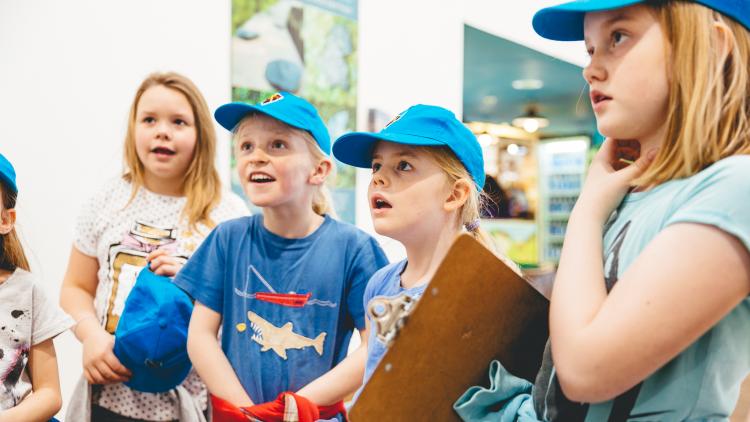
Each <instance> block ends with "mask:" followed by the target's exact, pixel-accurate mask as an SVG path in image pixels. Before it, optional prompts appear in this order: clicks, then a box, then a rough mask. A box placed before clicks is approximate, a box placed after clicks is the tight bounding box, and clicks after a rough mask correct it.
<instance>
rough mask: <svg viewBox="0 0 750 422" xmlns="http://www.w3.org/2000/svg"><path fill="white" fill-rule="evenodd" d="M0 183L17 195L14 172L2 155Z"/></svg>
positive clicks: (0, 155) (11, 165) (0, 157)
mask: <svg viewBox="0 0 750 422" xmlns="http://www.w3.org/2000/svg"><path fill="white" fill-rule="evenodd" d="M0 182H2V183H3V184H5V185H6V186H8V187H9V188H10V190H12V191H13V192H14V193H18V185H16V170H15V169H14V168H13V164H11V163H10V161H8V159H7V158H5V156H4V155H3V154H0Z"/></svg>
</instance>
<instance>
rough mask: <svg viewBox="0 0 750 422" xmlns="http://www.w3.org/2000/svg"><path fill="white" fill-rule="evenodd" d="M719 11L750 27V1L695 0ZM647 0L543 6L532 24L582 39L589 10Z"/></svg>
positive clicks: (551, 34)
mask: <svg viewBox="0 0 750 422" xmlns="http://www.w3.org/2000/svg"><path fill="white" fill-rule="evenodd" d="M693 2H694V3H699V4H702V5H703V6H706V7H708V8H710V9H713V10H715V11H717V12H720V13H722V14H724V15H726V16H728V17H730V18H732V19H734V20H736V21H737V22H739V23H740V24H742V25H743V26H744V27H745V28H747V29H748V30H750V0H693ZM638 3H645V0H577V1H571V2H568V3H563V4H559V5H557V6H552V7H547V8H544V9H542V10H540V11H538V12H536V14H535V15H534V19H533V20H532V25H533V26H534V30H535V31H536V33H537V34H539V35H541V36H543V37H544V38H549V39H551V40H557V41H580V40H582V39H583V18H584V16H585V15H586V13H588V12H601V11H604V10H612V9H619V8H621V7H625V6H631V5H634V4H638Z"/></svg>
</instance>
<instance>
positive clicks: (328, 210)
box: [232, 113, 337, 218]
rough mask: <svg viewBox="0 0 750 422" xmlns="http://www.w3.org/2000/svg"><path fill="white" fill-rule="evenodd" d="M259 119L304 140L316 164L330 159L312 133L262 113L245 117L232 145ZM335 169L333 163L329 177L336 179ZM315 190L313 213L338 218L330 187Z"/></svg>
mask: <svg viewBox="0 0 750 422" xmlns="http://www.w3.org/2000/svg"><path fill="white" fill-rule="evenodd" d="M258 118H261V119H266V120H267V121H268V122H273V124H276V125H278V127H279V128H282V129H283V130H285V131H289V132H291V133H293V134H295V135H297V136H300V137H301V138H302V139H304V140H305V144H306V145H307V150H308V151H310V155H311V159H312V161H313V162H314V163H319V162H321V161H322V160H327V159H329V157H328V156H327V155H325V153H323V151H322V150H321V149H320V147H318V143H317V142H316V141H315V138H313V136H312V134H311V133H310V132H308V131H306V130H302V129H298V128H296V127H294V126H290V125H288V124H286V123H284V122H282V121H280V120H277V119H274V118H273V117H270V116H267V115H265V114H262V113H249V114H248V115H247V116H245V117H243V118H242V120H240V122H239V123H237V126H235V128H234V130H233V131H232V143H233V144H235V145H236V144H237V141H236V140H237V135H238V134H239V132H240V129H241V128H242V127H243V126H244V125H246V124H248V123H250V122H251V121H253V120H254V119H258ZM335 169H336V167H335V166H334V165H333V163H331V174H329V177H331V176H333V177H335ZM314 189H315V190H314V191H313V198H312V210H313V212H314V213H315V214H318V215H321V216H322V215H326V214H328V215H329V216H331V217H333V218H337V215H336V209H335V208H334V207H333V200H332V199H331V191H330V190H329V189H328V186H326V184H325V183H323V184H321V185H319V186H316V187H315V188H314Z"/></svg>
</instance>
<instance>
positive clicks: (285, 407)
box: [243, 391, 320, 422]
mask: <svg viewBox="0 0 750 422" xmlns="http://www.w3.org/2000/svg"><path fill="white" fill-rule="evenodd" d="M243 410H244V411H245V412H247V414H248V415H250V416H252V417H254V418H256V419H260V420H262V421H263V422H288V421H294V422H315V421H317V420H318V419H320V413H319V412H318V406H317V405H316V404H315V403H313V402H311V401H310V400H308V399H306V398H304V397H302V396H299V395H297V394H294V393H292V392H289V391H287V392H284V393H281V394H279V396H278V397H277V398H276V400H274V401H269V402H266V403H262V404H256V405H255V406H250V407H245V408H243Z"/></svg>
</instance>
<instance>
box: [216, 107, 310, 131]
mask: <svg viewBox="0 0 750 422" xmlns="http://www.w3.org/2000/svg"><path fill="white" fill-rule="evenodd" d="M250 113H261V114H265V115H266V116H270V117H273V118H274V119H276V120H279V121H282V122H284V123H286V124H288V125H290V126H294V127H296V128H297V129H301V130H304V131H307V130H308V129H306V128H304V127H303V126H304V125H303V124H302V123H301V122H298V121H296V120H294V119H290V118H289V116H286V115H284V114H281V113H276V112H275V111H274V109H273V108H270V107H262V108H261V107H259V106H254V105H250V104H246V103H240V102H234V103H229V104H224V105H223V106H221V107H219V108H217V109H216V111H215V112H214V118H215V119H216V121H217V122H218V123H219V124H220V125H221V126H222V127H223V128H224V129H226V130H228V131H230V132H231V131H233V130H234V128H235V127H236V126H237V124H238V123H239V122H240V121H241V120H242V119H244V118H245V116H247V115H248V114H250Z"/></svg>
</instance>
